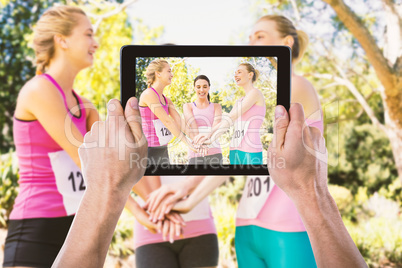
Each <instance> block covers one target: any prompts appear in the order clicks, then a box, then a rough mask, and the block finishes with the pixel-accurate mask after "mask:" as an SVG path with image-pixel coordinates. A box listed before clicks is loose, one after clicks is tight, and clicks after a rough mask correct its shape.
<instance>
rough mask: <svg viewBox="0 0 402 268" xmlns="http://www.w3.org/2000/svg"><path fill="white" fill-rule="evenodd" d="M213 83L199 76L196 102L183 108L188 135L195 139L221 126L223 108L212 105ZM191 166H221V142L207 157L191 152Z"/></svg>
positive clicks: (196, 84) (214, 145) (195, 83)
mask: <svg viewBox="0 0 402 268" xmlns="http://www.w3.org/2000/svg"><path fill="white" fill-rule="evenodd" d="M210 86H211V83H210V81H209V79H208V77H207V76H205V75H199V76H197V77H196V78H195V79H194V90H195V92H196V96H197V98H196V100H195V101H194V102H191V103H186V104H184V106H183V112H184V119H185V122H186V126H187V127H188V129H189V130H188V131H187V133H188V134H189V136H190V138H192V139H193V138H194V137H195V136H196V135H198V134H199V133H201V132H204V133H208V132H210V131H211V129H212V128H213V127H214V126H216V125H217V124H219V122H220V121H221V116H222V107H221V105H220V104H219V103H211V102H210V97H209V89H210ZM188 153H189V158H190V159H189V164H190V165H194V164H207V165H209V164H221V163H222V151H221V148H220V144H219V141H218V140H216V141H215V143H213V144H212V146H211V148H209V150H208V153H207V154H206V155H201V154H198V153H194V152H193V151H192V150H189V152H188Z"/></svg>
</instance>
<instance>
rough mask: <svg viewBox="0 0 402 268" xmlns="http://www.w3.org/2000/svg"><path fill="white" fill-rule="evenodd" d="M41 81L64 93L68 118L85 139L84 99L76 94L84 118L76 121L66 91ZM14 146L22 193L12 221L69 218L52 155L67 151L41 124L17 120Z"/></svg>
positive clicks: (47, 77)
mask: <svg viewBox="0 0 402 268" xmlns="http://www.w3.org/2000/svg"><path fill="white" fill-rule="evenodd" d="M39 77H41V78H45V79H47V80H49V81H50V82H51V83H52V84H53V85H54V86H55V88H56V89H57V90H58V91H59V92H60V94H61V96H62V97H63V100H64V105H65V107H66V114H68V115H69V116H70V118H71V119H72V122H73V123H74V125H75V126H76V127H77V128H78V129H79V131H80V132H81V133H82V135H85V133H86V132H87V129H86V113H85V108H83V104H82V101H81V98H80V97H79V96H78V95H77V94H76V93H75V92H74V91H73V94H74V96H75V97H76V98H77V100H78V102H79V104H80V107H81V109H80V111H81V115H80V117H75V116H73V115H72V114H71V113H70V112H69V110H68V106H67V102H66V97H65V94H64V91H63V90H62V89H61V88H60V86H59V85H58V84H57V82H56V81H55V80H54V79H53V78H52V77H51V76H50V75H48V74H43V75H40V76H39ZM35 79H39V78H35ZM49 105H51V104H49ZM14 142H15V147H16V154H17V157H18V162H19V175H20V179H19V185H20V189H19V193H18V196H17V198H16V199H15V203H14V207H13V211H12V212H11V215H10V219H27V218H54V217H64V216H67V215H69V214H68V213H67V211H66V207H65V204H64V202H63V196H62V195H61V194H60V192H59V191H58V188H57V185H56V181H55V173H54V170H53V168H52V165H51V161H50V157H49V153H55V152H59V151H63V149H62V148H61V147H60V146H59V145H58V144H57V143H56V142H55V141H54V140H53V139H52V137H50V135H49V134H48V133H47V132H46V130H45V129H44V128H43V126H42V125H41V123H40V122H39V121H38V120H34V121H22V120H18V119H17V118H15V117H14ZM63 152H64V151H63ZM70 159H71V158H70ZM71 161H72V160H71ZM78 188H79V185H77V189H78Z"/></svg>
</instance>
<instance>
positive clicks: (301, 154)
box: [267, 103, 328, 201]
mask: <svg viewBox="0 0 402 268" xmlns="http://www.w3.org/2000/svg"><path fill="white" fill-rule="evenodd" d="M289 116H290V120H289ZM267 153H268V170H269V173H270V175H271V177H272V179H273V180H274V182H275V184H276V185H277V186H278V187H279V188H281V189H282V190H283V191H284V192H285V193H286V194H287V195H288V196H289V197H290V198H291V199H292V200H293V201H298V200H300V199H302V200H304V201H306V198H309V197H312V196H313V195H314V194H315V193H316V192H317V191H318V192H320V191H324V192H326V191H327V190H328V187H327V162H326V161H325V160H326V157H327V151H326V148H325V140H324V137H323V136H322V135H321V132H320V130H319V129H318V128H315V127H309V126H307V124H306V123H305V119H304V112H303V107H302V105H301V104H299V103H295V104H292V106H291V108H290V110H289V115H288V113H287V111H286V109H285V108H284V107H283V106H280V105H278V106H277V107H276V110H275V125H274V136H273V139H272V142H271V144H270V145H269V148H268V152H267Z"/></svg>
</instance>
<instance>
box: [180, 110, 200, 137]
mask: <svg viewBox="0 0 402 268" xmlns="http://www.w3.org/2000/svg"><path fill="white" fill-rule="evenodd" d="M183 113H184V121H185V124H186V129H187V132H186V133H188V135H189V136H190V138H192V139H194V137H195V136H197V135H198V133H199V132H198V126H197V122H195V118H194V114H193V107H192V105H191V103H186V104H184V106H183Z"/></svg>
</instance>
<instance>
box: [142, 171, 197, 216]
mask: <svg viewBox="0 0 402 268" xmlns="http://www.w3.org/2000/svg"><path fill="white" fill-rule="evenodd" d="M204 178H205V176H188V177H187V178H186V179H185V180H183V181H180V182H176V183H172V184H167V185H163V186H162V187H161V188H159V189H158V190H156V191H154V192H152V193H151V195H150V196H149V198H148V200H147V202H146V203H145V206H144V208H145V209H148V211H149V212H151V218H152V220H153V221H155V220H158V219H159V220H160V219H163V216H164V214H167V213H169V212H170V210H171V209H172V207H173V206H174V204H175V203H176V202H178V201H179V200H181V199H183V198H184V197H186V196H187V195H189V194H190V193H191V192H192V191H193V190H194V189H195V187H196V186H197V185H198V184H200V182H201V181H202V180H203V179H204ZM167 196H168V197H167Z"/></svg>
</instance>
